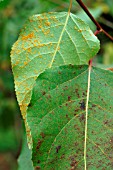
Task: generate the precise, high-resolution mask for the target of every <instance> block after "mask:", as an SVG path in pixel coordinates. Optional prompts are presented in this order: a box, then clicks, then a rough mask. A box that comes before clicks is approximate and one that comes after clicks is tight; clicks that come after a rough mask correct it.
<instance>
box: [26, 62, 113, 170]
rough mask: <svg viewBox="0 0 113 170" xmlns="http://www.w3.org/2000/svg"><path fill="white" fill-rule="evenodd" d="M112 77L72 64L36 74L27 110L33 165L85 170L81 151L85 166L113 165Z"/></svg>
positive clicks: (110, 167)
mask: <svg viewBox="0 0 113 170" xmlns="http://www.w3.org/2000/svg"><path fill="white" fill-rule="evenodd" d="M112 79H113V72H111V71H108V70H102V69H99V68H95V67H92V68H88V66H74V65H66V66H59V67H52V68H51V69H47V70H46V71H45V72H44V73H42V74H41V75H40V76H39V77H38V79H37V80H36V83H35V86H34V88H33V91H32V98H31V102H30V104H29V106H28V111H27V121H28V125H29V126H30V129H31V135H32V138H33V158H32V159H33V163H34V166H35V167H38V168H40V169H45V170H57V169H61V170H64V169H71V170H72V169H78V170H80V169H85V168H84V166H85V161H84V150H85V149H86V169H88V170H92V169H106V170H109V169H113V81H112ZM88 95H89V97H88ZM86 112H87V113H86ZM86 115H87V135H86V129H85V127H86ZM85 137H86V148H85V147H84V141H85Z"/></svg>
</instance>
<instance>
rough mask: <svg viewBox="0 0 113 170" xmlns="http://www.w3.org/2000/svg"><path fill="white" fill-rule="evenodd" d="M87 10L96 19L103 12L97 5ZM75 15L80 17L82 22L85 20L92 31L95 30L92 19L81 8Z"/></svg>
mask: <svg viewBox="0 0 113 170" xmlns="http://www.w3.org/2000/svg"><path fill="white" fill-rule="evenodd" d="M89 11H90V13H91V14H92V15H93V17H94V18H95V19H97V18H98V17H99V16H100V15H101V14H102V12H103V10H102V8H101V7H100V6H98V7H97V8H95V9H89ZM76 15H77V16H78V17H79V18H80V19H82V20H83V21H84V22H86V23H87V24H88V25H89V27H90V29H91V30H94V31H95V30H96V26H95V24H94V23H93V22H92V20H91V19H90V18H89V17H88V15H87V14H86V13H85V12H84V11H83V10H80V11H79V12H78V13H77V14H76Z"/></svg>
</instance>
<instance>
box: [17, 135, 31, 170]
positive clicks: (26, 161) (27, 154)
mask: <svg viewBox="0 0 113 170" xmlns="http://www.w3.org/2000/svg"><path fill="white" fill-rule="evenodd" d="M31 155H32V154H31V150H30V149H29V148H28V145H27V139H26V134H24V137H23V145H22V150H21V153H20V156H19V158H18V170H23V169H24V170H33V164H32V161H31Z"/></svg>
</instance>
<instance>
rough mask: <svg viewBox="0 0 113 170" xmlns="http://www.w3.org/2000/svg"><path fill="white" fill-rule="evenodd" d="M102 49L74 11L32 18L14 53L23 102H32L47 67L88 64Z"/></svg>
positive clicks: (14, 68) (15, 68)
mask: <svg viewBox="0 0 113 170" xmlns="http://www.w3.org/2000/svg"><path fill="white" fill-rule="evenodd" d="M98 50H99V40H98V39H97V38H96V37H95V36H94V34H93V33H92V31H91V30H90V28H89V27H88V25H86V24H85V23H84V22H83V21H82V20H80V19H79V18H78V17H76V16H75V15H73V14H69V13H66V12H61V13H45V14H39V15H34V16H32V17H30V19H29V20H28V21H27V22H26V24H25V26H24V28H23V30H22V32H21V34H20V36H19V39H18V40H17V42H16V43H15V44H14V46H13V48H12V54H11V61H12V68H13V73H14V79H15V89H16V94H17V99H18V102H19V104H20V105H22V106H23V105H28V104H29V100H30V95H31V94H30V91H31V90H32V87H33V85H34V82H35V80H36V78H37V76H39V75H40V73H42V72H43V71H44V70H45V69H46V68H48V67H52V66H56V65H65V64H70V63H72V64H77V65H80V64H86V63H88V61H89V59H90V58H92V57H93V56H94V55H95V54H96V53H97V52H98Z"/></svg>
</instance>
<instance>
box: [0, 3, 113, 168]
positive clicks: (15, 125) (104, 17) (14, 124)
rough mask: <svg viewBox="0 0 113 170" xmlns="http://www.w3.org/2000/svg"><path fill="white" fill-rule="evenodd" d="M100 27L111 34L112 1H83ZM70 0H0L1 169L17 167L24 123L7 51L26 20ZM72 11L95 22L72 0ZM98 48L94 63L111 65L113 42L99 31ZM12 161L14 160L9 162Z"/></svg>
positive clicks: (63, 7)
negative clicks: (99, 44) (99, 48)
mask: <svg viewBox="0 0 113 170" xmlns="http://www.w3.org/2000/svg"><path fill="white" fill-rule="evenodd" d="M83 2H84V3H85V4H86V6H87V7H88V8H89V9H91V11H92V13H93V15H94V16H95V17H96V19H97V20H98V22H99V23H100V24H101V25H102V27H103V28H104V29H105V30H106V31H107V32H108V33H109V34H111V35H112V36H113V0H92V1H91V0H84V1H83ZM68 7H69V0H57V1H56V0H27V1H26V0H19V1H18V0H2V1H0V169H2V170H13V169H16V167H17V162H16V160H17V157H18V155H19V153H20V150H21V149H20V148H21V143H22V142H21V141H22V136H23V133H24V125H23V123H22V118H21V114H20V110H19V107H18V104H17V101H16V96H15V90H14V82H13V81H14V80H13V75H12V70H11V63H10V51H11V47H12V45H13V43H14V42H15V41H16V40H17V38H18V36H19V33H20V30H21V28H22V27H23V24H24V23H25V21H26V19H27V18H28V17H29V16H31V15H33V14H37V13H42V12H48V11H67V10H68ZM72 12H73V13H75V14H77V15H78V16H80V17H81V18H82V19H84V20H85V21H86V22H88V23H90V26H91V28H92V30H93V31H94V30H96V27H95V26H94V24H93V23H92V22H91V21H90V19H88V17H87V16H86V15H85V14H84V13H83V11H82V10H81V8H80V7H79V5H78V4H77V3H76V1H75V0H73V6H72ZM98 37H99V39H100V41H101V50H100V52H99V53H98V55H97V56H96V57H95V58H94V64H95V65H97V66H99V67H102V68H107V67H113V43H112V42H111V41H110V40H109V38H108V37H106V36H105V35H103V34H100V35H99V36H98ZM12 162H13V163H12Z"/></svg>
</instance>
